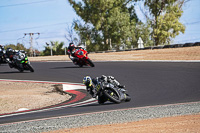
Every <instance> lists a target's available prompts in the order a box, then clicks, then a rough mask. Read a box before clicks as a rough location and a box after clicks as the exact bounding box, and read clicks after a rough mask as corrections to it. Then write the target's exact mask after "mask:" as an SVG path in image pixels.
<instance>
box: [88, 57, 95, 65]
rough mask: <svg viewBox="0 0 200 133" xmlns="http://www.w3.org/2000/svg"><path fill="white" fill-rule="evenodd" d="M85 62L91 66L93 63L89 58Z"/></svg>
mask: <svg viewBox="0 0 200 133" xmlns="http://www.w3.org/2000/svg"><path fill="white" fill-rule="evenodd" d="M87 62H88V64H89V65H90V66H91V67H94V63H93V62H92V61H91V60H90V59H89V58H88V59H87Z"/></svg>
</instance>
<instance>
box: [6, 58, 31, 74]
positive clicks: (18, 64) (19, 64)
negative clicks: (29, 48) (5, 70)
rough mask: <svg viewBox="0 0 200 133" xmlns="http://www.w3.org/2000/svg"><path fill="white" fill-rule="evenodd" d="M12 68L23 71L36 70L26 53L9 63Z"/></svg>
mask: <svg viewBox="0 0 200 133" xmlns="http://www.w3.org/2000/svg"><path fill="white" fill-rule="evenodd" d="M9 66H10V68H15V69H18V70H19V71H20V72H23V71H24V70H28V71H31V72H34V69H33V67H32V66H31V64H30V61H29V60H28V57H27V56H26V55H25V54H24V55H23V56H21V59H20V60H17V61H15V62H14V61H12V63H9Z"/></svg>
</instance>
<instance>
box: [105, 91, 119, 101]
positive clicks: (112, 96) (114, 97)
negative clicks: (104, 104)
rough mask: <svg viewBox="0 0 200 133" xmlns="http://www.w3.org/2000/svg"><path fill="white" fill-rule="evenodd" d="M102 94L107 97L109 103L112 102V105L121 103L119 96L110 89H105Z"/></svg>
mask: <svg viewBox="0 0 200 133" xmlns="http://www.w3.org/2000/svg"><path fill="white" fill-rule="evenodd" d="M104 94H105V95H106V96H107V97H108V99H109V100H110V101H111V102H114V103H120V102H121V100H120V96H119V95H118V94H117V92H116V91H115V90H113V89H111V88H105V90H104Z"/></svg>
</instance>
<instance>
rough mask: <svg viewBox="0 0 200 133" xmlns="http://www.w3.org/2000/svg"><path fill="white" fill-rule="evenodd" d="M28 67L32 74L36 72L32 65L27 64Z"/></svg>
mask: <svg viewBox="0 0 200 133" xmlns="http://www.w3.org/2000/svg"><path fill="white" fill-rule="evenodd" d="M26 65H27V67H28V68H29V70H30V71H31V72H34V69H33V67H32V66H31V65H30V64H26Z"/></svg>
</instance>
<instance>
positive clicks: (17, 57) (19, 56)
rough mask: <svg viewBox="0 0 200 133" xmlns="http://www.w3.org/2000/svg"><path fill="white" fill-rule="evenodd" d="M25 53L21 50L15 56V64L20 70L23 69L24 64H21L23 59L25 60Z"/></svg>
mask: <svg viewBox="0 0 200 133" xmlns="http://www.w3.org/2000/svg"><path fill="white" fill-rule="evenodd" d="M25 56H26V55H25V53H23V51H21V50H19V51H17V52H16V53H15V54H14V55H13V64H14V65H16V66H17V68H18V69H19V70H22V69H23V66H22V64H21V63H20V62H21V60H22V59H24V58H25Z"/></svg>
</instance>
